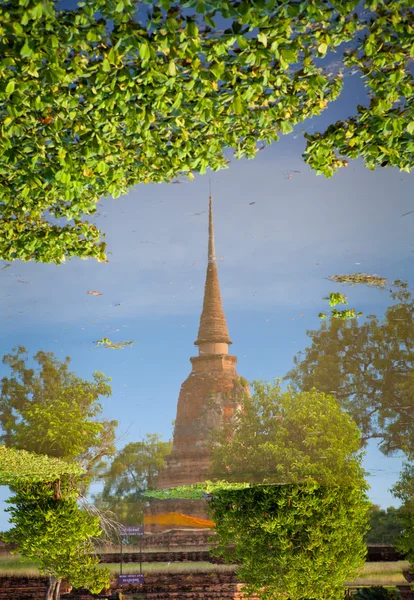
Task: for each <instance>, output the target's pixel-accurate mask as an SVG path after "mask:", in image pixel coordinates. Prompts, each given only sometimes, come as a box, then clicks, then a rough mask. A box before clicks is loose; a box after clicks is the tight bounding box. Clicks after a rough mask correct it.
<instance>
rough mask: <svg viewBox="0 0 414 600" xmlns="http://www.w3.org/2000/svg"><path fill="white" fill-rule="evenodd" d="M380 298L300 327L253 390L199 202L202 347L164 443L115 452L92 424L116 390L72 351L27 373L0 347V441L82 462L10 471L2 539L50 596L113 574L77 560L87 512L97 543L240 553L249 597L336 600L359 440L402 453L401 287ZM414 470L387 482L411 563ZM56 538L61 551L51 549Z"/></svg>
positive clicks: (409, 450)
mask: <svg viewBox="0 0 414 600" xmlns="http://www.w3.org/2000/svg"><path fill="white" fill-rule="evenodd" d="M383 293H384V294H385V293H387V292H386V291H384V292H383ZM391 300H392V302H393V304H392V305H391V306H390V307H389V308H388V309H387V311H386V313H385V317H384V319H379V318H378V317H375V316H370V317H369V318H368V319H367V320H366V321H365V322H362V323H359V322H358V321H356V320H353V321H346V322H345V321H340V320H339V319H335V318H334V317H332V318H331V319H330V320H328V321H327V322H323V323H322V324H321V327H320V329H319V330H316V331H311V332H309V336H310V337H311V340H312V345H311V346H310V347H309V348H308V349H306V350H305V351H304V352H303V353H300V354H299V355H298V357H297V358H296V359H295V366H294V368H293V369H292V370H291V371H290V372H289V373H288V375H287V376H286V377H285V380H287V381H288V383H289V387H287V388H285V387H283V382H282V381H280V380H277V381H275V382H274V383H273V384H272V383H270V382H266V381H255V382H253V383H252V384H251V387H250V386H249V385H248V384H247V382H246V381H245V380H244V379H242V378H240V377H239V375H238V374H237V372H236V370H235V363H236V357H235V356H231V355H229V354H228V345H229V344H231V341H230V338H229V334H228V330H227V324H226V319H225V315H224V311H223V307H222V301H221V294H220V288H219V282H218V273H217V265H216V260H215V249H214V231H213V213H212V201H211V198H210V211H209V242H208V266H207V275H206V284H205V291H204V302H203V310H202V314H201V319H200V328H199V332H198V339H197V341H196V342H195V343H196V345H197V346H198V347H199V356H197V357H194V358H192V359H191V362H192V372H191V374H190V375H189V377H188V379H187V380H186V381H185V382H184V383H183V385H182V388H181V392H180V396H179V399H178V406H177V417H176V421H175V427H174V438H173V441H172V442H165V441H163V440H162V438H161V436H160V435H158V434H147V435H146V437H145V439H143V440H141V441H138V442H131V443H128V444H127V445H126V446H124V447H123V448H122V449H120V450H119V451H117V452H116V454H115V446H114V442H115V430H116V426H117V423H116V421H108V420H106V419H102V417H101V412H102V407H101V404H100V402H99V400H100V398H101V397H107V396H109V395H110V394H111V387H110V385H109V379H108V378H107V377H105V376H104V375H103V374H102V373H98V372H97V373H94V375H93V380H92V381H87V380H84V379H82V378H80V377H78V376H76V375H75V374H74V373H73V372H71V371H69V366H70V359H69V358H66V359H65V360H64V361H59V360H58V359H57V358H56V357H55V356H54V355H53V353H47V352H43V351H40V352H38V353H37V354H36V355H35V356H34V361H35V363H37V366H38V371H37V372H36V370H34V369H33V368H29V366H28V355H27V351H26V350H25V348H23V347H21V346H19V347H18V348H16V349H14V350H13V353H11V354H8V355H6V356H5V357H4V359H3V363H4V364H5V365H7V366H8V367H9V368H10V370H11V374H10V375H9V376H8V377H4V378H3V380H2V387H1V403H2V413H1V417H0V421H1V424H2V431H3V437H2V440H3V442H4V443H6V444H7V445H8V446H13V447H15V448H16V449H25V450H29V451H31V452H36V453H39V454H47V455H49V456H53V457H58V458H61V459H64V460H65V461H69V462H70V461H73V460H74V459H75V460H77V461H79V463H80V464H81V465H82V466H83V468H84V469H85V471H84V474H83V475H81V476H78V475H73V476H71V477H69V476H68V475H63V473H64V472H65V471H64V470H62V471H61V473H62V475H61V476H60V478H59V480H56V479H54V478H55V477H56V474H54V475H53V479H54V481H52V482H50V483H47V482H46V483H38V484H30V485H27V486H26V487H24V488H22V487H21V482H20V483H19V481H18V480H17V479H13V477H12V478H11V479H9V482H10V485H11V487H12V489H14V490H15V496H14V498H12V500H11V502H12V507H11V516H12V518H13V519H12V522H13V525H14V528H13V529H12V531H11V533H10V534H9V536H8V538H7V539H9V540H10V541H13V542H17V543H18V545H19V547H20V549H21V551H22V552H24V553H25V555H26V556H29V557H36V556H42V561H43V562H41V565H42V568H43V569H44V570H45V572H48V573H53V576H52V578H51V582H50V586H49V593H50V594H51V595H50V597H51V598H52V597H57V595H56V594H57V593H58V590H59V585H60V581H61V579H62V578H68V579H70V580H71V582H72V583H73V584H74V585H76V584H77V583H78V584H79V585H81V584H82V582H83V584H84V585H85V582H86V583H87V585H88V586H89V588H90V589H91V590H92V589H94V590H98V587H99V586H100V588H101V587H102V586H104V585H107V584H108V572H106V571H100V572H99V573H97V572H95V566H96V564H97V561H96V559H95V558H93V557H88V553H90V552H92V546H90V544H89V541H88V540H89V538H90V537H91V536H97V535H99V534H100V533H101V529H100V528H99V526H98V522H100V524H101V527H102V528H103V533H104V536H103V539H106V540H107V541H112V542H117V541H119V527H120V525H121V524H129V525H137V524H140V523H144V526H145V531H146V535H147V536H148V537H149V540H150V541H149V542H148V541H147V543H149V544H150V545H151V544H153V545H154V546H157V545H158V547H159V546H160V545H161V546H162V547H165V546H167V547H169V548H171V547H173V548H176V549H182V548H183V547H186V546H190V547H199V546H200V544H202V545H203V546H205V547H206V548H208V547H210V548H213V550H212V551H213V554H215V555H216V556H219V557H221V559H223V560H225V561H228V562H230V563H234V562H237V563H238V564H239V576H240V577H241V578H242V579H243V581H244V582H245V583H246V585H247V588H246V589H247V591H248V593H250V594H256V595H258V596H259V597H261V598H263V599H265V600H266V599H267V598H268V599H269V600H270V599H271V598H274V597H279V595H280V594H282V596H280V597H286V595H288V597H289V598H290V599H291V600H301V599H303V597H304V595H305V596H306V598H326V599H331V598H332V599H335V598H341V597H342V594H343V583H344V581H345V580H350V579H352V578H353V577H354V576H355V572H356V570H357V569H358V568H360V567H361V566H362V565H363V563H364V560H365V555H366V541H365V539H364V536H365V533H366V531H367V529H368V518H369V516H370V518H371V522H373V517H372V515H374V514H375V511H373V510H372V509H371V510H370V511H369V508H370V503H369V501H368V499H367V496H366V491H367V489H368V486H367V484H366V482H365V472H364V470H363V467H362V459H363V449H364V446H365V444H366V442H367V440H369V439H371V438H373V439H378V440H379V441H380V442H379V443H380V448H381V450H382V452H383V453H384V454H391V453H393V452H395V451H397V450H399V451H403V452H404V453H405V455H406V457H407V461H410V460H412V458H413V445H412V444H413V416H412V415H413V411H412V408H413V404H412V403H413V387H412V385H413V381H414V379H413V374H412V363H413V341H414V340H413V331H414V329H413V327H412V325H413V323H412V320H413V302H414V301H413V298H412V294H411V292H410V291H409V290H408V288H407V285H406V284H405V283H403V282H395V284H394V286H393V288H392V291H391ZM68 477H69V478H68ZM413 479H414V478H413V470H412V463H410V462H407V464H406V467H405V469H404V471H403V473H402V474H401V479H400V481H399V483H398V484H397V485H396V486H395V489H394V493H395V496H396V497H397V498H399V499H400V500H401V502H402V507H401V509H399V511H398V515H397V516H396V517H395V518H396V519H397V520H396V521H395V523H396V524H397V523H398V533H396V534H395V536H394V538H393V539H394V540H396V544H397V547H398V548H399V549H400V551H401V552H403V553H404V554H405V555H406V556H407V558H408V559H409V560H411V561H412V560H413V558H414V556H413V534H414V531H413V526H412V515H413V487H412V486H413ZM93 480H95V481H101V482H102V485H103V487H102V490H101V491H100V492H99V493H97V494H94V496H93V502H94V506H92V505H90V504H88V501H87V500H86V498H85V494H86V492H87V490H88V488H89V486H90V483H91V482H92V481H93ZM79 501H80V502H81V509H80V508H79V504H78V503H79ZM65 519H66V520H67V519H69V520H70V524H71V527H70V528H69V529H68V528H67V526H66V529H65V535H66V537H65V535H63V534H62V532H61V529H60V525H59V522H64V521H65ZM59 520H60V521H59ZM54 521H56V523H57V528H56V529H53V528H52V527H51V523H52V522H54ZM27 524H30V527H26V525H27ZM212 531H213V532H214V535H213V536H212ZM40 532H43V533H40ZM71 532H72V533H71ZM202 532H205V535H204V534H202ZM401 532H402V536H401V535H400V533H401ZM56 535H58V536H59V549H60V550H59V553H58V555H54V556H53V557H48V552H47V548H48V547H54V546H56V544H57V537H56ZM157 540H158V541H157ZM27 544H28V546H27ZM26 546H27V548H26ZM71 553H75V555H76V557H77V558H76V560H75V559H74V558H70V557H71V556H72V554H71ZM44 561H46V562H44ZM68 563H70V564H71V568H70V569H68V567H67V565H68ZM94 565H95V566H94ZM86 571H87V573H86ZM77 578H78V579H77ZM100 588H99V589H100ZM53 594H54V595H55V596H53Z"/></svg>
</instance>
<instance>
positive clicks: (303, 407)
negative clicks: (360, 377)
mask: <svg viewBox="0 0 414 600" xmlns="http://www.w3.org/2000/svg"><path fill="white" fill-rule="evenodd" d="M252 385H253V393H252V395H251V396H249V395H247V394H246V395H245V397H244V398H242V399H241V401H240V407H239V409H238V411H237V415H236V419H235V421H234V425H233V427H232V429H231V430H230V429H229V427H227V428H226V429H223V430H221V431H218V432H216V433H215V434H214V435H213V436H212V466H211V471H212V475H213V476H214V477H216V478H218V479H224V478H225V479H227V481H228V482H238V483H234V484H233V485H235V486H237V485H240V482H242V481H244V482H248V483H250V487H248V488H245V489H225V488H224V486H223V488H222V489H217V488H216V489H215V490H214V491H213V492H212V494H211V498H210V501H209V512H210V515H211V518H212V520H213V521H214V522H215V523H216V532H217V542H218V548H217V550H216V552H217V553H218V555H219V556H222V557H223V558H224V559H225V560H227V561H229V562H234V560H235V559H236V560H238V561H239V562H240V563H241V566H240V571H239V574H240V577H241V578H242V580H243V581H245V582H246V584H247V594H251V595H256V596H257V597H259V598H261V599H263V600H270V599H274V598H290V599H291V600H302V599H303V598H307V599H315V600H316V599H318V600H331V599H332V600H334V599H335V600H336V599H338V600H339V599H340V598H341V599H342V598H343V593H344V590H343V583H344V580H346V578H352V577H353V575H354V573H355V570H356V569H358V568H359V567H360V566H362V564H363V563H364V559H365V554H366V545H365V542H364V535H365V533H366V531H367V529H368V519H367V513H368V508H369V505H370V503H369V501H368V498H367V496H366V491H367V489H368V486H367V484H366V482H365V479H364V471H363V469H362V465H361V461H362V453H361V450H360V432H359V430H358V428H357V426H356V424H355V423H354V422H353V421H352V419H351V418H350V416H349V415H347V414H346V413H345V412H344V411H343V410H342V409H341V408H340V407H339V406H338V403H337V402H336V400H335V398H333V397H332V396H329V395H328V394H324V393H323V392H318V391H316V390H311V391H310V392H300V393H298V392H294V391H292V390H288V391H282V389H281V387H280V384H279V383H278V382H275V383H274V384H271V383H268V382H257V381H256V382H253V384H252ZM228 485H230V486H231V483H228Z"/></svg>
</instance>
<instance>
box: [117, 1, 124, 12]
mask: <svg viewBox="0 0 414 600" xmlns="http://www.w3.org/2000/svg"><path fill="white" fill-rule="evenodd" d="M124 7H125V4H124V3H123V2H122V0H120V2H118V4H117V5H116V7H115V12H122V11H123V10H124Z"/></svg>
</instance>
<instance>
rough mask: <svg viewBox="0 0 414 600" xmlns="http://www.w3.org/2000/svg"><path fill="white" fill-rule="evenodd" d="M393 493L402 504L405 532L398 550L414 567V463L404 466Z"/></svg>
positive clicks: (400, 511) (398, 542) (401, 515)
mask: <svg viewBox="0 0 414 600" xmlns="http://www.w3.org/2000/svg"><path fill="white" fill-rule="evenodd" d="M391 491H392V493H393V494H394V496H396V498H398V499H399V500H401V502H402V505H401V508H400V510H399V513H400V519H401V523H402V530H403V531H402V535H401V537H400V538H399V539H398V541H397V548H398V549H399V550H400V551H401V552H403V553H404V554H405V555H406V558H407V560H409V561H410V563H411V565H412V566H413V567H414V462H409V463H406V464H405V465H404V468H403V470H402V472H401V476H400V479H399V481H398V482H397V483H396V485H395V486H394V487H393V489H392V490H391Z"/></svg>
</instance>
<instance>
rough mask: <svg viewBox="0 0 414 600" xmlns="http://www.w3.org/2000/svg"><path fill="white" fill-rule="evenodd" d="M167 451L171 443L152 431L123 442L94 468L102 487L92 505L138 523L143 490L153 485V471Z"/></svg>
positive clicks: (159, 466)
mask: <svg viewBox="0 0 414 600" xmlns="http://www.w3.org/2000/svg"><path fill="white" fill-rule="evenodd" d="M170 452H171V443H170V442H163V441H162V440H161V438H160V436H159V435H158V434H153V433H152V434H147V435H146V436H145V439H144V440H142V441H141V442H131V443H129V444H127V445H126V446H125V447H124V448H122V450H120V451H119V452H118V453H117V454H116V456H115V457H114V458H113V460H112V461H111V462H109V464H108V463H105V464H102V465H100V466H99V467H98V468H97V473H99V478H100V479H101V481H102V482H103V484H104V487H103V490H102V492H101V493H99V494H97V495H96V496H95V498H94V502H95V504H96V506H98V507H101V508H105V509H107V510H110V511H111V512H113V513H114V514H115V515H116V517H117V519H118V520H119V521H120V522H121V523H124V524H125V525H128V524H130V525H136V524H137V523H140V522H141V521H142V518H143V510H144V505H145V502H146V500H145V492H146V491H148V490H153V489H154V488H155V487H156V484H155V481H156V478H157V475H158V473H159V472H160V471H161V470H162V468H163V467H164V458H165V456H167V455H168V454H169V453H170Z"/></svg>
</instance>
